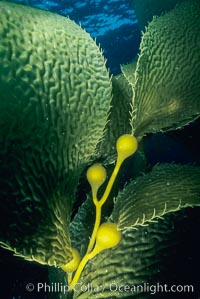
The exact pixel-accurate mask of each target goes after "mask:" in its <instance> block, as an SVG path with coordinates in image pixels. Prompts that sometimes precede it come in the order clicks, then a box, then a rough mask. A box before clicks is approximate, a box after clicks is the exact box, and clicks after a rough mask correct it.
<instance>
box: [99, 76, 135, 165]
mask: <svg viewBox="0 0 200 299" xmlns="http://www.w3.org/2000/svg"><path fill="white" fill-rule="evenodd" d="M132 96H133V91H132V88H131V85H130V83H129V81H128V80H127V78H126V77H125V75H124V74H123V73H121V74H119V75H116V76H113V77H112V101H111V108H110V114H109V118H108V122H107V124H106V127H105V134H104V136H103V138H102V140H101V142H100V143H99V144H98V147H97V152H98V155H99V156H101V157H102V158H103V159H104V160H105V162H106V163H109V164H110V163H114V161H115V160H116V146H115V144H116V140H117V138H118V137H119V136H121V135H122V134H128V133H129V134H130V133H131V125H130V120H129V119H130V109H131V100H132Z"/></svg>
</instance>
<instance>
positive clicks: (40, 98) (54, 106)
mask: <svg viewBox="0 0 200 299" xmlns="http://www.w3.org/2000/svg"><path fill="white" fill-rule="evenodd" d="M0 15H1V18H0V57H1V60H0V143H1V145H0V160H1V168H0V172H1V173H0V177H1V180H0V184H1V187H0V208H1V212H2V217H1V220H0V227H1V229H0V240H1V244H2V245H3V246H4V247H6V248H8V249H11V250H13V251H14V252H15V253H16V254H19V255H21V256H24V257H25V258H26V259H29V260H36V261H38V262H41V263H48V264H50V265H54V264H56V265H61V264H63V263H66V262H67V261H68V260H70V259H71V253H70V251H69V247H70V240H69V221H70V215H71V206H72V203H73V200H74V197H75V191H76V186H77V183H78V180H79V176H80V173H81V172H82V170H83V168H84V167H85V165H87V163H88V162H89V161H90V159H91V155H93V154H94V152H95V148H96V144H97V143H98V141H99V139H100V138H101V137H102V133H103V129H104V126H105V123H106V120H107V114H108V111H109V105H110V100H111V86H110V85H111V84H110V79H109V75H108V72H107V70H106V67H105V61H104V58H103V56H102V53H101V51H100V50H99V48H98V47H97V45H96V44H95V42H94V41H93V40H92V39H91V37H90V36H89V35H88V34H87V33H86V32H85V31H84V30H82V29H81V28H80V26H78V25H76V24H75V23H74V22H72V21H71V20H69V19H67V18H64V17H61V16H58V15H56V14H52V13H48V12H45V11H40V10H38V9H33V8H30V7H25V6H20V5H16V4H12V3H7V2H2V1H1V2H0Z"/></svg>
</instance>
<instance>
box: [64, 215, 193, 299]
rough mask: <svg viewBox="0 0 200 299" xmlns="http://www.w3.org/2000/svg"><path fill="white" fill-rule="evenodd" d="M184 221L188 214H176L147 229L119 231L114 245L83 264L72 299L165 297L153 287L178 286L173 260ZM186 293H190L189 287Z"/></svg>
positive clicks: (186, 224) (186, 225) (167, 216)
mask: <svg viewBox="0 0 200 299" xmlns="http://www.w3.org/2000/svg"><path fill="white" fill-rule="evenodd" d="M188 220H189V217H188V213H186V214H185V213H183V212H182V211H179V212H176V213H172V214H168V215H165V217H164V218H163V219H159V220H158V222H156V223H150V224H149V226H145V227H141V226H140V227H139V228H138V229H137V230H133V229H127V230H126V231H123V234H122V240H121V242H120V244H119V245H118V246H116V247H115V248H112V249H108V250H104V251H102V252H101V253H100V254H98V255H97V256H96V257H95V258H94V259H92V260H91V261H90V262H89V263H88V264H87V265H86V267H85V269H84V271H83V273H82V277H81V278H80V280H79V282H78V283H77V285H76V286H75V288H74V289H75V291H74V297H73V298H76V299H77V298H79V299H86V298H92V299H100V298H107V299H108V298H110V299H114V298H119V299H120V298H130V299H131V298H137V299H147V298H152V296H154V297H155V298H161V295H162V296H163V297H164V298H169V293H167V292H164V291H163V292H162V290H161V288H159V290H158V288H157V289H156V285H158V284H159V285H164V284H166V283H168V286H167V291H168V290H169V288H170V286H171V285H174V284H178V283H177V281H179V280H178V279H179V278H177V277H176V275H178V274H177V273H178V272H179V271H178V269H176V268H175V266H174V264H175V263H174V261H177V256H176V250H178V244H179V242H180V244H181V242H183V240H181V237H182V238H185V237H188V232H189V229H188V228H189V225H188ZM183 227H186V229H184V231H185V232H184V233H185V235H184V234H183V230H182V231H181V228H182V229H183ZM179 246H180V247H179V250H180V249H181V245H179ZM179 253H180V251H179ZM179 263H181V258H180V262H179ZM185 276H186V277H187V273H186V271H185ZM180 282H181V278H180ZM188 282H189V280H187V284H189V283H188ZM191 285H192V283H191ZM150 286H154V288H153V287H151V288H150ZM156 290H157V291H156ZM189 291H191V292H192V289H191V286H190V290H189ZM153 292H154V294H153ZM176 294H177V293H176ZM176 294H175V295H176ZM181 294H183V293H181ZM189 294H191V293H189ZM183 295H184V294H183ZM187 295H188V293H187ZM69 298H70V297H69ZM183 298H185V297H183Z"/></svg>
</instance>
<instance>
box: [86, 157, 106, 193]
mask: <svg viewBox="0 0 200 299" xmlns="http://www.w3.org/2000/svg"><path fill="white" fill-rule="evenodd" d="M105 179H106V170H105V168H104V167H103V166H102V165H101V164H99V163H96V164H94V165H92V166H91V167H89V168H88V170H87V180H88V182H89V183H90V186H91V187H92V188H95V189H98V188H99V187H100V186H101V185H102V184H103V183H104V181H105Z"/></svg>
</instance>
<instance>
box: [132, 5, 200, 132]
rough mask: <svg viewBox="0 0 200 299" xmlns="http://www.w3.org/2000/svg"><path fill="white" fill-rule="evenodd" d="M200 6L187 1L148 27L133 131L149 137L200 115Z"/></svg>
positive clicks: (138, 72) (136, 88) (138, 69)
mask: <svg viewBox="0 0 200 299" xmlns="http://www.w3.org/2000/svg"><path fill="white" fill-rule="evenodd" d="M199 32H200V3H199V1H197V0H191V1H184V2H182V3H180V4H179V5H177V6H176V7H175V8H174V9H173V10H171V11H170V12H168V13H166V14H165V15H164V16H160V17H157V18H154V19H153V21H152V22H151V23H150V24H149V25H148V27H147V29H146V31H145V33H144V35H143V38H142V42H141V45H140V50H141V53H140V56H139V59H138V63H137V67H136V75H135V76H136V80H135V86H134V98H133V105H132V106H133V111H132V120H131V122H132V126H133V133H134V134H136V135H137V136H143V135H145V134H146V133H154V132H159V131H166V130H172V129H177V128H180V127H182V126H184V125H186V124H188V123H190V122H191V121H194V120H195V119H196V118H197V117H199V115H200V34H199Z"/></svg>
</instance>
